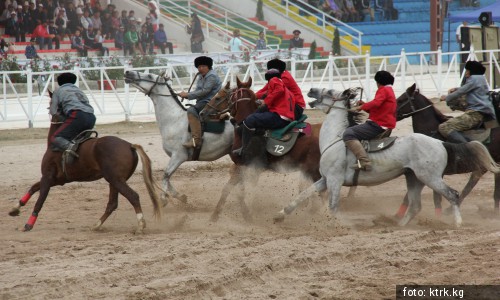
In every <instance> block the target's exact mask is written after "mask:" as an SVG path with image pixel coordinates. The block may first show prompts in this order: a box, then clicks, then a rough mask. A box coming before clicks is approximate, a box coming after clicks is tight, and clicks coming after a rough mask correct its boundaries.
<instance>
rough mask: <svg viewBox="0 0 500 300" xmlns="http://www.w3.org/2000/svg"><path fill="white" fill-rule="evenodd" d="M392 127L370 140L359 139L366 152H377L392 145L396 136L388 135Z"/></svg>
mask: <svg viewBox="0 0 500 300" xmlns="http://www.w3.org/2000/svg"><path fill="white" fill-rule="evenodd" d="M391 132H392V129H387V130H386V131H384V132H382V133H381V134H379V135H378V136H376V137H375V138H374V139H371V140H361V141H360V142H361V145H363V148H365V150H366V152H378V151H382V150H384V149H387V148H389V147H391V146H392V145H394V142H395V141H396V139H397V138H398V137H397V136H390V135H391Z"/></svg>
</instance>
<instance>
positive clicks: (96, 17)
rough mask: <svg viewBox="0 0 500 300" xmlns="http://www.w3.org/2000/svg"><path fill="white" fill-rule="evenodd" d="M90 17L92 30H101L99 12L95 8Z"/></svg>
mask: <svg viewBox="0 0 500 300" xmlns="http://www.w3.org/2000/svg"><path fill="white" fill-rule="evenodd" d="M91 19H92V25H93V26H94V30H95V31H97V30H102V21H101V12H100V11H98V10H96V11H95V12H94V15H93V16H92V18H91Z"/></svg>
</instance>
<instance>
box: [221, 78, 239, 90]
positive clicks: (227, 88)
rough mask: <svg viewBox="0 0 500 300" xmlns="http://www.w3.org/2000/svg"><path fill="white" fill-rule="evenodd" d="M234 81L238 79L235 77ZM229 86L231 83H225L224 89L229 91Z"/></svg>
mask: <svg viewBox="0 0 500 300" xmlns="http://www.w3.org/2000/svg"><path fill="white" fill-rule="evenodd" d="M236 79H238V77H236ZM230 84H231V82H230V81H228V82H227V83H226V87H225V88H224V89H226V90H229V86H230Z"/></svg>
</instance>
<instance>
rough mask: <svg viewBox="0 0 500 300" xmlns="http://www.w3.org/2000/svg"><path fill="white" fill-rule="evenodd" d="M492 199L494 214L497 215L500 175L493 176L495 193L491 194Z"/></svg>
mask: <svg viewBox="0 0 500 300" xmlns="http://www.w3.org/2000/svg"><path fill="white" fill-rule="evenodd" d="M493 199H494V202H495V212H496V213H499V212H500V208H499V204H500V174H495V192H494V194H493Z"/></svg>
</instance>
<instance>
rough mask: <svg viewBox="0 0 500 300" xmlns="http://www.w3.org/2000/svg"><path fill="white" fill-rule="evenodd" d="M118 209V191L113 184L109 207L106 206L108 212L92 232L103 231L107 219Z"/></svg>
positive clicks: (110, 187) (110, 190)
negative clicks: (102, 227)
mask: <svg viewBox="0 0 500 300" xmlns="http://www.w3.org/2000/svg"><path fill="white" fill-rule="evenodd" d="M117 208H118V190H117V189H115V188H114V187H113V186H112V185H111V184H110V185H109V198H108V205H107V206H106V210H105V211H104V214H103V215H102V217H101V218H100V219H99V221H97V223H96V224H95V225H94V227H92V230H95V231H97V230H99V229H101V226H102V224H104V222H105V221H106V219H107V218H108V217H109V216H110V215H111V214H112V213H113V212H114V211H115V210H116V209H117Z"/></svg>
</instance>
